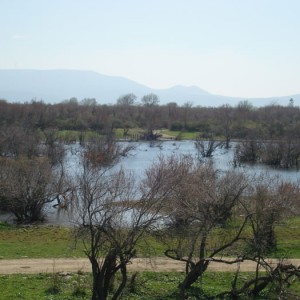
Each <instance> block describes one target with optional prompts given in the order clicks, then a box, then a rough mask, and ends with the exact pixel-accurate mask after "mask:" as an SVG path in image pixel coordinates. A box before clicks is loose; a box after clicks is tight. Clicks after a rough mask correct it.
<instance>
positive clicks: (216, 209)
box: [164, 157, 247, 299]
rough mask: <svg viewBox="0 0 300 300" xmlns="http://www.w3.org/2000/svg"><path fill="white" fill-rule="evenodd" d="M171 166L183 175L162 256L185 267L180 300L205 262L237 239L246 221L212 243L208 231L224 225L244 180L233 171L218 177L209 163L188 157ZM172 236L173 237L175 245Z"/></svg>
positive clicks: (205, 265)
mask: <svg viewBox="0 0 300 300" xmlns="http://www.w3.org/2000/svg"><path fill="white" fill-rule="evenodd" d="M174 164H177V165H178V166H177V167H176V168H178V169H180V170H181V171H177V174H184V176H182V180H181V181H180V182H179V183H178V184H177V185H176V187H175V191H174V195H173V197H172V200H171V201H170V206H169V214H170V219H171V224H170V226H169V228H168V229H167V231H166V233H167V237H168V235H169V234H170V235H171V239H170V242H171V244H170V245H169V247H168V249H167V250H166V251H165V255H166V256H167V257H169V258H172V259H175V260H179V261H183V262H185V264H186V276H185V278H184V280H183V281H182V282H181V284H180V295H181V297H182V299H184V295H185V291H186V290H187V289H188V288H190V287H191V285H192V284H193V283H195V282H196V281H197V279H198V278H199V277H201V276H202V275H203V273H204V272H205V271H206V269H207V267H208V265H209V263H210V262H211V261H213V260H216V256H217V255H221V254H224V252H225V250H228V249H230V247H231V246H232V245H233V244H234V243H236V242H237V241H238V240H239V239H240V237H241V234H242V232H243V229H244V227H245V224H246V221H247V218H245V220H244V221H243V222H242V224H241V226H240V228H239V229H238V230H237V231H236V233H235V234H234V235H231V236H224V235H223V236H220V238H219V240H218V241H214V239H213V237H212V236H213V235H212V232H213V231H214V230H216V229H217V228H219V227H222V226H226V224H227V222H228V221H229V220H230V218H231V216H232V213H233V211H234V209H235V207H236V205H237V203H238V202H239V200H240V198H241V196H242V194H243V191H244V190H245V188H246V186H247V181H246V180H245V178H244V176H241V174H238V173H235V172H233V171H228V172H225V173H223V174H221V173H219V172H218V171H216V170H214V168H213V166H212V165H211V164H200V163H198V162H193V161H192V159H191V158H190V157H183V158H182V159H181V160H179V161H177V162H174ZM179 166H180V168H179ZM173 168H174V167H173ZM174 237H177V239H175V240H176V241H177V242H176V243H175V244H174ZM164 239H165V240H166V241H167V240H168V239H167V238H164ZM171 245H172V246H171ZM224 262H225V263H226V261H224Z"/></svg>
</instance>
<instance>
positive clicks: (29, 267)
mask: <svg viewBox="0 0 300 300" xmlns="http://www.w3.org/2000/svg"><path fill="white" fill-rule="evenodd" d="M269 262H270V263H274V264H275V263H276V262H277V260H269ZM286 262H287V263H293V264H294V265H297V266H300V259H291V260H288V261H286ZM255 267H256V265H255V264H254V263H253V262H251V261H245V262H243V263H241V268H240V270H241V271H244V272H245V271H255ZM236 268H237V265H236V264H220V263H216V262H211V263H210V265H209V268H208V270H209V271H217V272H232V271H235V270H236ZM128 269H129V271H154V272H162V271H177V272H183V271H184V264H183V263H182V262H178V261H174V260H172V259H168V258H165V257H155V258H151V260H150V259H149V258H136V259H134V260H133V262H132V264H130V265H129V266H128ZM78 271H83V272H90V271H91V265H90V263H89V261H88V259H86V258H74V259H69V258H68V259H64V258H55V259H8V260H6V259H0V274H30V273H31V274H32V273H53V272H64V273H68V272H78Z"/></svg>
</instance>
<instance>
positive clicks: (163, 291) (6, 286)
mask: <svg viewBox="0 0 300 300" xmlns="http://www.w3.org/2000/svg"><path fill="white" fill-rule="evenodd" d="M252 275H253V274H251V273H244V274H243V276H241V279H240V284H242V283H243V282H245V281H246V280H247V279H248V278H249V277H250V276H252ZM233 276H234V274H231V273H226V272H225V273H213V272H207V273H205V275H204V276H203V278H202V280H201V282H199V283H198V284H197V285H195V286H194V287H193V289H191V290H190V291H189V294H190V297H189V298H188V299H190V300H192V299H207V297H208V296H214V295H216V294H218V293H220V292H222V291H224V290H227V289H228V290H229V289H230V285H231V282H232V279H233ZM182 278H183V274H178V273H173V272H161V273H155V272H143V273H139V274H138V276H137V277H136V281H134V283H133V284H131V285H129V287H128V288H127V290H125V292H124V295H123V297H122V299H124V300H138V299H143V300H159V299H161V300H162V299H164V300H173V299H176V292H177V289H178V284H179V282H180V280H182ZM29 283H30V284H29ZM16 287H17V288H16ZM0 291H1V296H0V297H1V300H10V299H15V300H17V299H28V300H40V299H45V300H67V299H68V300H69V299H70V300H71V299H90V298H91V275H90V274H84V273H74V274H67V275H62V274H55V273H54V274H37V275H2V276H0ZM291 292H293V293H294V294H299V293H300V285H299V284H296V285H294V286H293V287H292V289H291ZM260 299H271V298H268V296H264V297H262V298H260Z"/></svg>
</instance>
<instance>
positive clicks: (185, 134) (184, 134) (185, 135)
mask: <svg viewBox="0 0 300 300" xmlns="http://www.w3.org/2000/svg"><path fill="white" fill-rule="evenodd" d="M161 133H162V134H165V135H168V136H171V137H174V138H179V139H181V140H194V139H196V138H197V136H198V135H199V132H189V131H173V130H172V131H171V130H167V129H166V130H162V131H161Z"/></svg>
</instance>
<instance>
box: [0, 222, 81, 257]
mask: <svg viewBox="0 0 300 300" xmlns="http://www.w3.org/2000/svg"><path fill="white" fill-rule="evenodd" d="M80 256H84V254H83V248H82V245H81V244H80V243H78V244H77V245H76V247H75V242H74V238H73V236H72V231H71V229H70V228H64V227H58V226H29V227H15V226H7V225H3V223H2V225H1V224H0V258H2V259H10V258H11V259H12V258H25V257H29V258H39V257H44V258H50V257H53V258H57V257H80Z"/></svg>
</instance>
